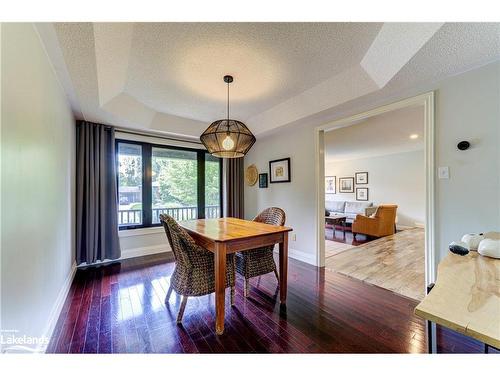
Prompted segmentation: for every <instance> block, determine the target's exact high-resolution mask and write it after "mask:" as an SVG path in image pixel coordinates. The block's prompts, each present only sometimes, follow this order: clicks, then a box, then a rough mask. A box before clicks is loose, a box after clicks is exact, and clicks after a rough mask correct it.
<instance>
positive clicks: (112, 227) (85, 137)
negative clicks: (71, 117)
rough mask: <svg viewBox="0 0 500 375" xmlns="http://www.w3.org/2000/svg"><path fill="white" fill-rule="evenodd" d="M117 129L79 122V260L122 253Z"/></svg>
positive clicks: (77, 141)
mask: <svg viewBox="0 0 500 375" xmlns="http://www.w3.org/2000/svg"><path fill="white" fill-rule="evenodd" d="M117 209H118V205H117V194H116V163H115V130H114V128H112V127H109V126H105V125H100V124H94V123H91V122H86V121H78V122H77V124H76V262H77V264H81V263H84V262H86V263H87V264H91V263H95V262H96V261H97V260H101V261H103V260H105V259H117V258H119V257H120V256H121V250H120V242H119V239H118V218H117Z"/></svg>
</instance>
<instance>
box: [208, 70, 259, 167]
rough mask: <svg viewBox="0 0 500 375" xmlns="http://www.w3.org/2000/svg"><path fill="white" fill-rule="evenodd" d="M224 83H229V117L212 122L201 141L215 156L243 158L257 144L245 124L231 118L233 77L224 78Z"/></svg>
mask: <svg viewBox="0 0 500 375" xmlns="http://www.w3.org/2000/svg"><path fill="white" fill-rule="evenodd" d="M224 82H226V83H227V117H226V119H224V120H217V121H214V122H212V123H211V124H210V126H209V127H208V128H207V129H206V130H205V131H204V132H203V134H202V135H201V136H200V140H201V143H203V145H204V146H205V147H206V148H207V150H208V152H210V153H211V154H212V155H213V156H217V157H220V158H241V157H242V156H245V154H246V153H247V152H248V150H250V147H252V146H253V144H254V143H255V136H254V135H253V134H252V132H251V131H250V130H249V129H248V128H247V127H246V125H245V124H244V123H242V122H241V121H237V120H231V119H230V118H229V84H230V83H231V82H233V77H231V76H229V75H226V76H224Z"/></svg>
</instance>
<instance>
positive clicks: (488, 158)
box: [245, 62, 500, 263]
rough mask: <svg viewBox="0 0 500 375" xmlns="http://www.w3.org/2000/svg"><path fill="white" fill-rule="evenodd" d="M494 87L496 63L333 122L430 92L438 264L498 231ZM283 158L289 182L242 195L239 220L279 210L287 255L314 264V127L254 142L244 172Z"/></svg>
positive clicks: (498, 85) (499, 71) (499, 165)
mask: <svg viewBox="0 0 500 375" xmlns="http://www.w3.org/2000/svg"><path fill="white" fill-rule="evenodd" d="M499 80H500V63H498V62H496V63H493V64H489V65H487V66H484V67H481V68H479V69H475V70H473V71H470V72H466V73H464V74H462V75H458V76H455V77H451V78H449V79H446V80H444V81H442V82H440V83H438V84H428V85H424V86H422V87H419V89H418V91H417V92H416V90H409V91H408V92H406V93H400V94H398V95H392V94H387V98H385V99H384V98H382V99H381V98H378V99H374V100H373V104H372V107H369V106H366V105H365V106H363V107H361V106H360V107H353V108H350V109H349V110H345V111H344V112H339V115H338V117H337V118H340V116H341V117H347V116H349V115H353V114H356V113H360V112H363V111H366V110H368V109H370V108H374V106H379V105H384V104H388V103H391V102H394V101H397V100H399V99H404V98H407V97H410V96H412V95H416V94H418V93H423V92H427V91H430V90H437V93H436V165H437V166H440V165H447V166H449V167H450V173H451V179H450V180H438V181H437V186H436V190H437V191H436V194H437V197H436V198H437V199H436V210H437V218H436V220H437V233H436V235H437V249H436V253H437V254H438V255H439V256H440V257H442V256H444V254H446V253H447V246H446V245H447V244H448V243H449V242H451V241H452V240H455V239H457V238H460V236H461V235H462V234H463V233H465V232H471V231H487V230H493V229H496V230H498V229H499V227H500V203H499V201H500V182H499V175H500V161H499V147H498V145H499V143H500V135H499V124H500V115H499V111H500V106H499V103H500V97H499V93H500V82H499ZM331 120H334V119H331ZM316 125H321V124H316ZM462 139H466V140H472V142H473V147H472V149H470V150H468V151H466V152H460V151H457V150H456V143H457V142H458V141H460V140H462ZM288 156H289V157H291V159H292V182H291V183H284V184H277V185H275V186H272V185H271V188H269V189H259V188H258V187H256V186H253V187H245V211H246V216H247V217H251V216H252V215H253V214H254V213H256V212H258V211H260V210H262V209H264V208H265V207H267V206H270V205H278V206H281V207H283V208H284V209H285V210H286V212H287V214H288V221H287V224H288V225H290V226H292V227H293V228H294V233H296V234H297V241H296V242H293V241H292V242H290V247H291V248H293V249H294V250H297V251H300V253H299V254H301V258H302V259H316V253H317V250H316V241H315V221H316V218H315V210H316V201H315V197H314V196H315V185H314V179H315V173H314V169H315V150H314V127H313V126H311V125H308V124H306V125H303V126H297V127H295V126H292V127H287V128H284V129H282V130H280V131H277V132H275V133H273V134H271V135H269V136H267V137H265V138H261V139H258V140H257V143H256V144H255V145H254V146H253V147H252V149H251V150H250V152H249V153H248V155H247V156H246V158H245V159H246V160H245V166H248V165H250V164H252V163H255V164H256V165H257V167H258V169H259V172H263V171H267V169H268V164H267V163H268V161H269V160H272V159H277V158H280V157H288ZM291 255H292V256H294V255H293V252H292V253H291ZM311 263H317V261H311Z"/></svg>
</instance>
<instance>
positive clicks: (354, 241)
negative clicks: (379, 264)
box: [325, 225, 372, 246]
mask: <svg viewBox="0 0 500 375" xmlns="http://www.w3.org/2000/svg"><path fill="white" fill-rule="evenodd" d="M325 240H329V241H335V242H340V243H345V244H348V245H353V246H358V245H362V244H364V243H367V242H370V241H372V239H371V238H368V237H367V236H365V235H364V234H358V235H357V236H356V238H354V236H353V235H352V232H351V228H350V227H346V231H345V234H344V232H343V230H342V226H340V225H336V226H335V230H333V225H325Z"/></svg>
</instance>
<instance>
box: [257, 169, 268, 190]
mask: <svg viewBox="0 0 500 375" xmlns="http://www.w3.org/2000/svg"><path fill="white" fill-rule="evenodd" d="M259 188H267V173H259Z"/></svg>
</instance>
